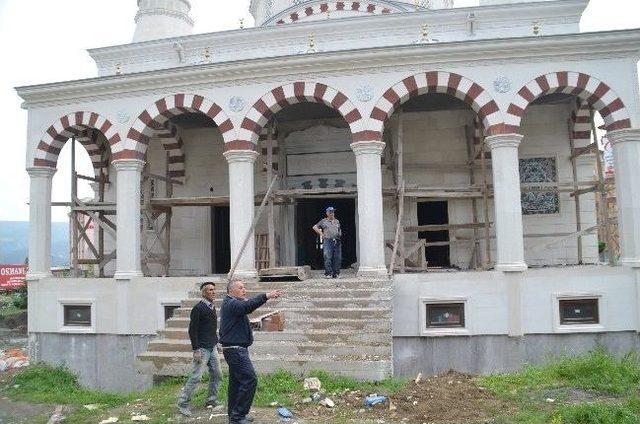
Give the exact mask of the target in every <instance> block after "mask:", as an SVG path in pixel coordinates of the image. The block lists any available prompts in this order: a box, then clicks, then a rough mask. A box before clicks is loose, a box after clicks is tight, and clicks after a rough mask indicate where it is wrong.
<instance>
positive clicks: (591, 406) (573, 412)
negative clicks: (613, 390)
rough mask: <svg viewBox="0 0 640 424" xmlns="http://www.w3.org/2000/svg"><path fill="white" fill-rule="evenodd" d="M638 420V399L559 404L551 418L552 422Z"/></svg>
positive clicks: (620, 422)
mask: <svg viewBox="0 0 640 424" xmlns="http://www.w3.org/2000/svg"><path fill="white" fill-rule="evenodd" d="M639 421H640V401H639V400H638V399H637V398H635V399H631V400H629V401H627V402H624V403H604V402H595V403H582V404H579V405H567V406H561V407H560V408H559V410H558V412H556V413H555V414H553V416H552V418H551V422H552V423H553V424H587V423H588V424H591V423H593V424H637V423H638V422H639Z"/></svg>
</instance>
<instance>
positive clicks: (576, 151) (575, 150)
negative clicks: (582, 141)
mask: <svg viewBox="0 0 640 424" xmlns="http://www.w3.org/2000/svg"><path fill="white" fill-rule="evenodd" d="M592 120H593V119H592ZM570 137H571V138H573V137H572V136H570ZM597 149H598V146H597V144H596V143H591V144H589V145H588V146H583V147H571V152H572V155H571V158H570V159H571V160H574V159H576V158H577V157H579V156H582V155H587V154H590V153H595V152H596V150H597Z"/></svg>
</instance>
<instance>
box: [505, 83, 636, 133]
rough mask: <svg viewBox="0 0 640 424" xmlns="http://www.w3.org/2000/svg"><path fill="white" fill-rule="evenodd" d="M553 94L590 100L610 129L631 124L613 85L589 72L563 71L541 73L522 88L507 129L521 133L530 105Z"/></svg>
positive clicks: (510, 111)
mask: <svg viewBox="0 0 640 424" xmlns="http://www.w3.org/2000/svg"><path fill="white" fill-rule="evenodd" d="M552 93H565V94H572V95H574V96H577V97H578V98H579V99H580V100H583V101H585V102H587V104H588V105H589V106H591V107H592V108H593V109H595V110H597V111H598V112H599V113H600V115H601V116H602V119H603V120H604V123H605V126H606V128H607V130H608V131H611V130H618V129H622V128H630V127H631V120H630V119H629V113H628V111H627V109H626V107H625V105H624V103H623V102H622V100H621V99H620V97H618V95H617V94H616V93H615V91H613V90H612V89H611V87H609V86H608V85H607V84H605V83H604V82H602V81H600V80H599V79H597V78H595V77H592V76H591V75H588V74H583V73H581V72H570V71H561V72H552V73H550V74H546V75H542V76H539V77H537V78H535V79H533V80H531V81H530V82H529V83H528V84H527V85H525V86H524V87H522V88H521V89H520V91H518V94H517V96H516V99H515V100H514V102H513V103H511V104H510V105H509V108H508V109H507V114H506V121H505V130H506V131H507V132H514V133H515V132H518V131H519V129H520V123H521V121H522V117H523V116H524V111H525V109H526V108H527V106H528V105H529V104H530V103H531V102H533V101H534V100H536V99H537V98H539V97H541V96H544V95H547V94H552Z"/></svg>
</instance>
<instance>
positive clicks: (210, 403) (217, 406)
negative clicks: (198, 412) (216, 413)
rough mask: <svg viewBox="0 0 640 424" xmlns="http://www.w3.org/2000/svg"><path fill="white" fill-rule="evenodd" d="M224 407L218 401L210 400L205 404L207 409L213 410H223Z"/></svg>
mask: <svg viewBox="0 0 640 424" xmlns="http://www.w3.org/2000/svg"><path fill="white" fill-rule="evenodd" d="M222 406H223V405H222V404H221V403H220V402H218V401H217V400H208V401H207V403H205V404H204V407H205V408H212V409H221V408H222Z"/></svg>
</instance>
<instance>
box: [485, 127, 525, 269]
mask: <svg viewBox="0 0 640 424" xmlns="http://www.w3.org/2000/svg"><path fill="white" fill-rule="evenodd" d="M521 141H522V136H521V135H519V134H502V135H495V136H490V137H487V139H486V143H487V145H488V146H489V147H490V148H491V165H492V168H493V192H494V209H495V229H496V244H497V251H498V258H497V263H496V269H497V270H500V271H505V272H521V271H524V270H525V269H526V268H527V265H526V264H525V262H524V240H523V231H522V205H521V199H520V171H519V166H518V146H519V145H520V142H521Z"/></svg>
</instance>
